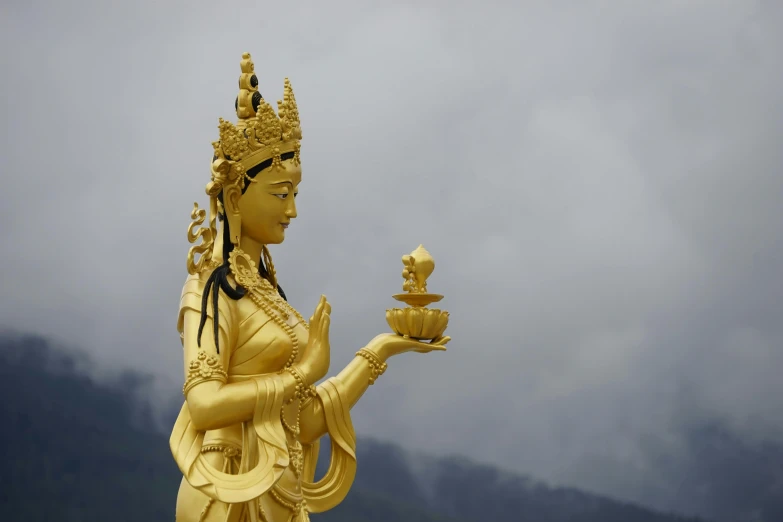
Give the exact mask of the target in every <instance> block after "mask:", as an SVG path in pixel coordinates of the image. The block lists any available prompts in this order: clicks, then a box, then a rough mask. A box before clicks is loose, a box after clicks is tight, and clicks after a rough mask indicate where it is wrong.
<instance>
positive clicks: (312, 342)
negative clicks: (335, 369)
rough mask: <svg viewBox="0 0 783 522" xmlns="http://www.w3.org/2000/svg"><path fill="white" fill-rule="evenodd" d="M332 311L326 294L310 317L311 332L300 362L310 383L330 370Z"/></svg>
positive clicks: (318, 379) (319, 378)
mask: <svg viewBox="0 0 783 522" xmlns="http://www.w3.org/2000/svg"><path fill="white" fill-rule="evenodd" d="M331 312H332V305H330V304H329V302H328V301H327V300H326V296H323V295H322V296H321V299H320V301H318V306H316V307H315V313H314V314H313V316H312V317H311V318H310V333H309V337H308V339H307V346H305V348H304V351H303V353H302V358H301V359H300V362H299V363H298V364H299V366H300V368H301V369H302V372H303V373H304V374H305V379H306V380H307V381H308V383H309V384H313V383H315V382H317V381H320V380H321V379H323V378H324V377H325V376H326V374H327V372H328V371H329V364H330V352H331V349H330V346H329V322H330V321H331V319H330V316H329V314H330V313H331Z"/></svg>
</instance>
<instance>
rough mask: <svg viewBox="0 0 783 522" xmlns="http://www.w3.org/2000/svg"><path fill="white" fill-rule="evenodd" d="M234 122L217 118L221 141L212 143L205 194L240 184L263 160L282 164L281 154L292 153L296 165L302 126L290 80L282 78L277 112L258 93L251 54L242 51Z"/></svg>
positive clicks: (274, 165) (272, 164)
mask: <svg viewBox="0 0 783 522" xmlns="http://www.w3.org/2000/svg"><path fill="white" fill-rule="evenodd" d="M240 67H241V69H242V75H241V76H240V77H239V96H237V100H236V111H237V117H238V118H239V120H238V121H237V123H236V125H235V124H233V123H231V122H229V121H226V120H224V119H223V118H220V123H219V124H218V129H219V130H220V140H218V141H216V142H213V143H212V146H213V147H214V149H215V156H214V158H213V160H212V183H210V185H208V186H207V193H208V194H209V195H210V196H212V195H215V194H216V193H218V192H220V190H221V189H222V188H223V187H224V186H226V185H227V184H229V183H243V182H244V181H245V179H250V178H249V177H248V176H247V171H248V170H249V169H251V168H253V167H255V166H257V165H259V164H261V163H263V162H264V161H266V160H270V159H271V160H272V162H271V166H272V167H279V166H281V165H282V159H283V156H289V155H292V159H293V161H294V163H295V164H297V165H298V164H299V162H300V157H299V150H300V143H299V140H301V139H302V127H301V124H300V122H299V109H298V108H297V106H296V98H295V97H294V90H293V89H292V88H291V82H290V81H289V80H288V78H286V79H285V86H284V88H283V99H282V100H278V101H277V114H275V111H274V109H273V108H272V106H271V105H270V104H268V103H267V102H266V100H264V98H263V97H262V96H261V93H260V92H258V77H256V75H255V66H254V65H253V60H252V59H251V57H250V53H243V54H242V61H241V63H240Z"/></svg>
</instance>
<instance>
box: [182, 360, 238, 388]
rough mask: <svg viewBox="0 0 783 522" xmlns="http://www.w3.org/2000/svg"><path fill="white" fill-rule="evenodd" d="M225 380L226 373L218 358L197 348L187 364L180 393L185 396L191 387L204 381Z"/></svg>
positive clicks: (226, 377)
mask: <svg viewBox="0 0 783 522" xmlns="http://www.w3.org/2000/svg"><path fill="white" fill-rule="evenodd" d="M227 380H228V374H227V373H226V371H225V370H224V369H223V367H222V366H221V365H220V360H219V359H218V358H217V357H216V356H214V355H207V352H205V351H204V350H199V352H198V355H196V358H195V359H193V360H192V361H190V364H188V376H187V378H186V379H185V384H184V385H183V386H182V394H183V395H185V396H187V394H188V391H189V390H190V389H191V388H193V387H194V386H195V385H197V384H200V383H202V382H204V381H220V382H222V383H225V382H226V381H227Z"/></svg>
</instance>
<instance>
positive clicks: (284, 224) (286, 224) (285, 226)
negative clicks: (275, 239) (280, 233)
mask: <svg viewBox="0 0 783 522" xmlns="http://www.w3.org/2000/svg"><path fill="white" fill-rule="evenodd" d="M280 226H282V227H283V228H288V223H280Z"/></svg>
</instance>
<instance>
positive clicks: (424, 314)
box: [386, 307, 449, 341]
mask: <svg viewBox="0 0 783 522" xmlns="http://www.w3.org/2000/svg"><path fill="white" fill-rule="evenodd" d="M386 322H387V323H389V326H390V327H391V329H392V330H394V332H395V333H396V334H397V335H403V336H406V337H411V338H413V339H417V340H420V341H426V340H431V339H437V338H438V337H440V336H441V335H443V332H445V331H446V327H447V326H448V325H449V313H448V312H446V311H445V310H436V309H429V308H422V307H409V308H392V309H391V310H386Z"/></svg>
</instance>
